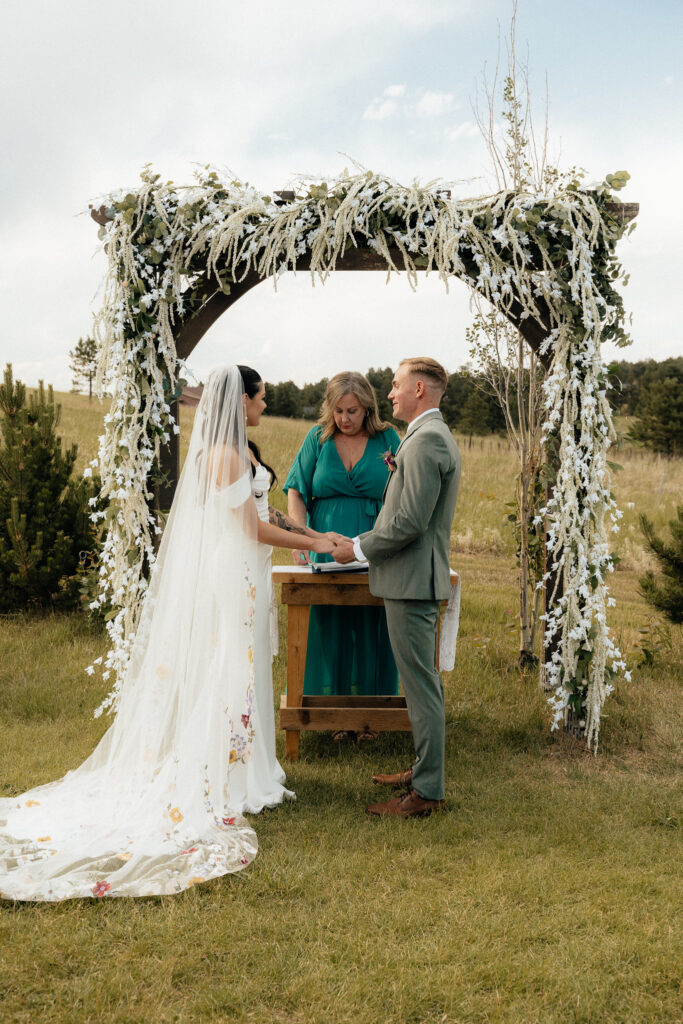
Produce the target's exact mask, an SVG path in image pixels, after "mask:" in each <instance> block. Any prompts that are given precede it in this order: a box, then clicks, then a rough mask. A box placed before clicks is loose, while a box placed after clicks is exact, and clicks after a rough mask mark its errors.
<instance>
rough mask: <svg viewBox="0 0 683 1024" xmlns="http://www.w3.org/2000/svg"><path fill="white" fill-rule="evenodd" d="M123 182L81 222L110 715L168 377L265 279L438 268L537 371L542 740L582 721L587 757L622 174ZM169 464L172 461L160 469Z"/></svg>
mask: <svg viewBox="0 0 683 1024" xmlns="http://www.w3.org/2000/svg"><path fill="white" fill-rule="evenodd" d="M141 177H142V181H141V185H140V187H139V188H138V189H136V190H133V191H128V192H123V191H121V192H118V193H115V194H112V195H111V196H109V197H108V198H107V200H106V201H105V202H104V204H103V205H102V206H101V207H99V208H98V209H93V210H92V216H93V218H94V219H95V220H96V221H97V222H98V223H99V224H100V225H101V226H100V237H101V238H102V240H103V242H104V247H105V251H106V253H107V257H108V275H107V279H106V284H105V295H104V302H103V307H102V309H101V311H100V313H99V314H98V316H97V318H96V339H97V342H98V346H99V352H100V356H99V366H98V375H97V387H98V390H99V392H100V394H103V393H104V392H107V393H108V394H110V395H111V396H112V401H111V408H110V411H109V412H108V414H107V415H106V416H105V432H104V434H103V437H102V438H101V440H100V450H99V456H98V460H97V461H98V467H99V472H100V474H101V479H102V498H103V499H104V504H105V510H104V511H101V512H96V513H95V515H96V516H98V517H102V518H103V519H105V520H106V524H105V525H106V530H105V538H104V542H103V547H102V555H101V563H100V576H99V594H98V597H97V598H96V600H95V601H94V602H93V606H94V607H100V608H105V607H106V608H107V609H108V611H107V615H106V618H107V629H108V633H109V638H110V644H111V646H110V650H109V652H108V653H107V655H106V656H104V657H103V659H99V661H100V662H101V663H103V674H104V676H105V678H107V677H109V676H110V675H113V676H114V688H113V690H112V693H111V694H110V697H109V698H108V699H107V701H106V702H105V706H107V705H115V704H116V700H117V694H118V686H119V682H120V679H121V677H122V674H123V671H124V669H125V665H126V662H127V658H128V654H129V651H130V648H131V644H132V641H133V638H134V636H135V630H136V627H137V622H138V617H139V613H140V608H141V604H142V600H143V597H144V594H145V590H146V587H147V575H146V574H147V569H148V568H149V566H150V565H151V564H152V563H153V561H154V534H155V532H158V531H159V527H158V525H157V522H156V517H155V516H154V514H153V512H152V510H151V501H152V493H151V483H150V479H151V473H152V470H153V467H154V465H155V461H156V460H157V459H158V458H159V456H160V453H161V456H162V458H163V460H164V462H165V465H166V466H167V467H168V468H169V469H170V476H171V484H173V477H174V475H177V442H176V444H175V454H174V441H176V436H177V434H178V432H179V427H178V425H177V411H176V410H177V406H175V402H176V400H177V397H178V394H179V390H178V383H177V382H178V366H179V360H180V361H182V360H184V359H186V358H187V357H188V356H189V354H190V353H191V351H192V349H193V348H194V346H195V345H196V344H197V342H198V341H199V340H200V338H201V337H202V336H203V335H204V334H205V332H206V331H207V330H208V329H209V327H210V326H211V325H212V324H213V323H214V322H215V320H216V319H217V318H218V317H219V316H220V315H221V314H222V313H223V312H224V311H225V310H226V309H228V307H229V306H230V305H231V304H232V303H234V302H235V301H237V300H238V299H239V298H241V296H243V295H244V294H246V292H247V291H249V290H250V289H251V288H253V287H254V286H255V285H257V284H259V283H260V282H261V281H263V280H266V279H268V278H272V279H273V281H274V282H275V283H277V278H278V276H279V275H280V274H281V273H283V272H285V271H288V270H308V271H310V273H311V274H312V275H314V276H317V277H318V278H319V279H320V280H321V281H323V282H324V281H325V280H326V279H327V277H328V276H329V274H330V273H332V272H333V271H339V270H378V269H381V270H386V271H387V273H388V274H391V273H392V272H401V271H402V272H404V273H405V275H406V277H407V279H408V282H409V283H410V285H411V287H415V286H416V285H417V282H418V273H419V272H420V271H424V272H425V273H429V272H433V273H436V274H437V275H438V276H439V278H440V279H441V280H442V281H443V282H444V284H445V286H446V288H448V284H449V280H450V279H451V278H453V277H457V278H460V279H461V280H462V281H464V282H465V283H466V284H467V285H468V286H469V287H470V288H472V289H474V290H475V291H477V292H478V293H479V294H480V295H481V296H483V297H484V298H485V299H486V300H488V301H489V302H490V303H491V304H492V305H493V306H494V307H495V308H496V309H497V310H499V311H500V313H501V314H503V315H504V316H505V317H507V319H508V320H510V321H511V323H512V324H513V325H514V326H515V327H516V328H517V329H518V330H519V331H520V333H521V334H522V335H523V337H524V338H525V339H526V341H527V342H528V344H529V345H530V346H531V347H532V348H533V349H534V350H535V351H536V352H537V353H538V354H539V356H540V358H541V360H542V361H543V363H544V364H545V366H546V368H547V377H546V382H545V385H544V389H545V412H546V420H545V426H544V435H545V439H546V442H549V441H550V440H551V439H552V442H553V443H552V445H550V444H549V445H548V449H549V450H550V449H552V451H553V453H554V458H555V462H556V467H555V468H556V475H555V483H554V485H553V487H552V488H551V489H550V490H549V493H548V500H547V502H546V506H545V508H544V509H543V510H542V514H543V516H544V517H545V521H546V524H547V526H546V529H547V543H546V547H547V555H546V572H545V577H544V585H545V590H546V610H545V622H544V625H545V629H544V650H545V656H544V671H545V673H546V678H547V683H548V685H549V688H550V689H551V691H552V695H551V697H550V699H549V700H550V704H551V707H552V711H553V721H552V727H553V728H557V727H558V726H559V725H560V724H561V723H566V722H567V720H568V718H570V717H571V718H572V719H573V720H574V721H575V722H579V723H580V725H581V728H582V730H583V731H584V733H585V737H586V741H587V744H588V746H589V747H591V746H592V747H593V749H596V748H597V742H598V734H599V726H600V713H601V709H602V706H603V703H604V701H605V698H606V697H607V695H608V694H609V693H610V691H611V690H612V689H613V686H614V682H615V680H616V678H617V676H618V675H619V674H620V673H626V665H625V663H624V660H623V658H622V655H621V653H620V651H619V650H618V648H617V646H616V644H615V641H614V638H613V636H612V634H611V632H610V629H609V626H608V623H607V609H608V607H609V606H610V605H613V604H614V599H613V598H612V597H611V596H610V593H609V586H608V582H607V580H608V575H609V573H610V572H611V571H613V568H614V563H613V559H612V557H611V555H610V552H609V545H608V535H609V533H610V532H611V531H614V532H616V531H617V530H618V521H619V519H620V517H621V513H620V511H619V510H618V509H617V507H616V503H615V501H614V498H613V496H612V494H611V492H610V483H609V476H610V475H609V466H608V463H607V450H608V447H609V445H610V442H611V439H612V437H613V426H612V419H611V412H610V407H609V403H608V400H607V388H608V383H607V380H606V372H605V367H604V364H603V362H602V359H601V354H600V347H601V343H602V341H604V340H606V339H609V340H612V341H616V342H617V343H619V342H622V343H625V341H626V335H625V333H624V327H623V321H624V308H623V302H622V299H621V296H620V294H619V292H618V291H616V290H615V284H616V283H617V282H618V281H620V280H621V279H623V278H624V276H625V275H624V273H623V270H622V267H621V266H620V264H619V262H618V260H617V257H616V252H615V250H616V245H617V242H618V241H619V239H620V238H621V237H622V235H623V234H624V232H625V230H626V229H627V226H628V224H629V221H631V220H633V218H634V217H635V216H636V214H637V211H638V206H637V205H636V204H628V205H627V204H622V203H617V202H615V201H614V191H615V190H618V189H619V188H621V187H622V186H623V184H625V179H626V178H627V177H628V176H627V175H625V174H624V173H623V172H619V173H617V174H615V175H608V176H607V178H606V179H605V181H604V182H602V183H601V184H599V185H593V186H591V187H590V188H583V187H582V186H581V183H580V181H578V180H574V181H572V180H569V181H564V182H562V183H560V182H559V181H558V184H557V186H556V187H555V188H553V189H551V190H546V191H544V192H540V191H534V190H529V191H527V192H525V191H506V192H501V193H498V194H496V195H493V196H485V197H482V198H478V199H466V200H454V199H451V198H450V193H449V192H447V191H446V190H444V189H443V188H440V187H439V186H431V187H430V186H425V187H420V186H418V185H414V186H412V187H409V188H405V187H402V186H400V185H398V184H397V183H395V182H393V181H391V180H389V179H387V178H385V177H382V176H380V175H377V174H374V173H372V172H370V171H368V172H366V173H359V174H356V175H351V176H343V177H341V178H339V179H337V180H335V181H332V182H329V183H326V182H321V183H308V184H306V185H304V186H302V187H301V189H300V191H299V192H298V193H297V194H295V193H293V192H290V193H287V192H280V193H274V194H272V195H265V194H263V193H261V192H259V191H258V190H256V189H255V188H252V187H250V186H248V185H245V184H243V183H242V182H239V181H234V180H233V181H229V180H225V179H224V178H223V177H222V176H221V175H219V173H218V172H217V171H215V170H212V169H210V168H205V169H204V170H203V171H201V172H200V173H198V174H197V176H196V181H195V183H194V184H193V185H190V186H188V187H178V186H176V185H174V184H173V183H172V182H163V181H162V180H161V179H160V177H159V175H158V174H155V173H153V172H152V171H151V169H149V168H146V169H145V170H144V172H143V174H142V176H141ZM169 460H170V461H169Z"/></svg>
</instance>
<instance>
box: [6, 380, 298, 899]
mask: <svg viewBox="0 0 683 1024" xmlns="http://www.w3.org/2000/svg"><path fill="white" fill-rule="evenodd" d="M243 390H244V388H243V386H242V383H241V378H240V375H239V372H238V370H237V367H226V368H223V369H221V370H220V371H215V372H214V374H212V375H211V377H210V378H209V380H208V381H207V385H206V387H205V389H204V393H203V395H202V399H201V401H200V404H199V407H198V410H197V414H196V416H195V424H194V427H193V432H192V438H191V441H190V448H189V452H188V456H187V459H186V461H185V466H184V468H183V473H182V475H181V479H180V482H179V484H178V489H177V491H176V497H175V498H174V501H173V507H172V509H171V512H170V515H169V518H168V522H167V525H166V527H165V529H164V533H163V537H162V540H161V545H160V548H159V554H158V557H157V562H156V566H155V569H154V571H153V573H152V575H151V578H150V583H149V589H148V591H147V594H146V597H145V602H144V607H143V610H142V615H141V618H140V622H139V624H138V628H137V635H136V637H135V640H134V642H133V645H132V650H131V655H130V660H129V664H128V667H127V669H126V672H125V677H124V679H123V681H122V685H121V689H120V694H119V702H118V708H117V712H116V716H115V717H114V719H113V721H112V724H111V725H110V727H109V729H108V730H107V732H106V733H105V734H104V736H103V737H102V739H101V740H100V742H99V744H98V745H97V747H96V748H95V750H94V751H93V753H92V754H91V755H90V757H88V758H87V759H86V760H85V761H84V762H83V763H82V764H81V765H79V766H78V767H77V768H75V769H74V770H73V771H70V772H67V774H66V775H65V776H64V777H63V778H62V779H58V780H57V781H55V782H49V783H47V784H46V785H43V786H38V787H36V788H34V789H32V790H30V791H28V792H26V793H21V794H18V795H15V796H8V797H6V798H4V799H0V896H1V897H4V898H6V899H15V900H35V901H39V900H40V901H56V900H64V899H69V898H73V897H93V896H96V897H104V896H106V897H112V896H151V895H160V894H167V893H168V894H170V893H176V892H180V891H181V890H183V889H187V888H189V887H190V886H192V885H194V884H196V883H197V882H203V881H206V880H208V879H211V878H217V877H218V876H221V875H225V874H229V873H232V872H235V871H240V870H242V869H243V868H244V867H245V866H246V865H247V864H249V863H250V862H251V861H252V860H253V859H254V857H255V856H256V852H257V839H256V833H255V832H254V829H253V828H252V827H251V825H250V824H249V823H248V822H247V821H246V820H245V818H243V817H242V816H241V813H242V812H243V811H258V810H260V809H261V808H262V807H264V806H272V805H273V804H277V803H279V802H280V801H281V800H282V799H283V798H284V797H285V796H290V795H293V794H290V793H289V792H288V791H287V790H286V789H285V788H284V786H283V782H284V773H283V772H282V769H281V768H280V766H279V764H278V763H277V760H276V758H275V728H274V714H273V691H272V678H271V641H270V597H271V593H272V584H271V571H270V554H271V551H270V548H268V547H267V546H265V545H262V544H259V543H258V542H257V540H256V536H255V519H256V515H255V512H258V515H259V516H261V517H262V518H264V517H267V515H268V510H267V505H268V501H267V491H268V473H267V471H266V470H265V469H264V468H263V467H258V468H257V470H256V473H255V474H252V470H251V464H250V462H249V458H248V449H247V446H246V434H245V424H244V415H243V409H242V392H243ZM223 452H227V453H228V457H227V462H226V464H228V465H230V466H233V465H235V466H236V467H238V475H236V474H234V473H233V474H232V475H229V476H228V479H227V480H226V481H224V480H223V477H222V475H221V476H219V475H217V473H216V469H215V467H216V466H217V465H218V464H219V459H220V458H221V454H220V453H223ZM240 467H241V468H240ZM235 475H236V479H234V481H233V482H230V480H231V479H232V477H233V476H235ZM254 501H256V502H257V508H256V510H255V509H254ZM0 782H1V780H0Z"/></svg>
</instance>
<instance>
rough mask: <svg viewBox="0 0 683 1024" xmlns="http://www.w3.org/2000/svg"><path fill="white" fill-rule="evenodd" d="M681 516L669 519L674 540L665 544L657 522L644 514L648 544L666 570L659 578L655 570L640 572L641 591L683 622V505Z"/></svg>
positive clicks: (649, 599) (658, 606) (672, 618)
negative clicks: (641, 574) (656, 525)
mask: <svg viewBox="0 0 683 1024" xmlns="http://www.w3.org/2000/svg"><path fill="white" fill-rule="evenodd" d="M677 514H678V518H677V519H672V520H671V521H670V522H669V529H670V530H671V544H666V543H665V542H664V541H663V540H661V539H660V538H659V537H658V536H657V535H656V533H655V529H654V525H653V523H652V522H651V520H650V519H648V517H647V516H646V515H644V514H643V515H641V517H640V525H641V528H642V531H643V533H644V534H645V539H646V541H647V543H648V547H649V548H650V550H651V551H652V552H653V554H655V555H656V557H657V561H658V562H659V565H660V567H661V570H662V573H663V579H661V578H660V579H657V578H656V577H655V574H654V573H653V572H648V573H646V574H645V575H644V576H641V578H640V580H639V582H640V592H641V594H642V595H643V597H644V598H645V599H646V600H647V601H649V602H650V604H652V605H654V607H655V608H657V609H658V610H659V611H660V612H663V613H664V615H665V616H666V618H667V619H669V620H670V621H671V622H677V623H681V622H683V505H679V506H678V509H677Z"/></svg>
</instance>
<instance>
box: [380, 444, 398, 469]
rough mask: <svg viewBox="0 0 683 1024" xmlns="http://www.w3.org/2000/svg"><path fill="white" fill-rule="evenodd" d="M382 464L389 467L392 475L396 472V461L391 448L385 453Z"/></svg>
mask: <svg viewBox="0 0 683 1024" xmlns="http://www.w3.org/2000/svg"><path fill="white" fill-rule="evenodd" d="M382 462H383V463H384V465H385V466H386V467H387V469H388V470H389V472H390V473H393V472H394V470H395V469H396V459H395V457H394V453H393V452H392V450H391V448H389V449H388V450H387V451H386V452H384V453H383V455H382Z"/></svg>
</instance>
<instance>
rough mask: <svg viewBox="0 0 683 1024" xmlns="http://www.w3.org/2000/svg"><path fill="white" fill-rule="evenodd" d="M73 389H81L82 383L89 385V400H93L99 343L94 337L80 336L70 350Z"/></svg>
mask: <svg viewBox="0 0 683 1024" xmlns="http://www.w3.org/2000/svg"><path fill="white" fill-rule="evenodd" d="M69 356H70V357H71V372H72V373H73V379H72V384H73V390H74V391H80V390H81V385H83V384H87V385H88V401H89V402H92V384H93V381H94V379H95V370H96V361H97V345H96V344H95V340H94V338H85V339H84V338H79V339H78V344H77V345H76V347H75V348H73V349H72V350H71V351H70V352H69Z"/></svg>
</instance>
